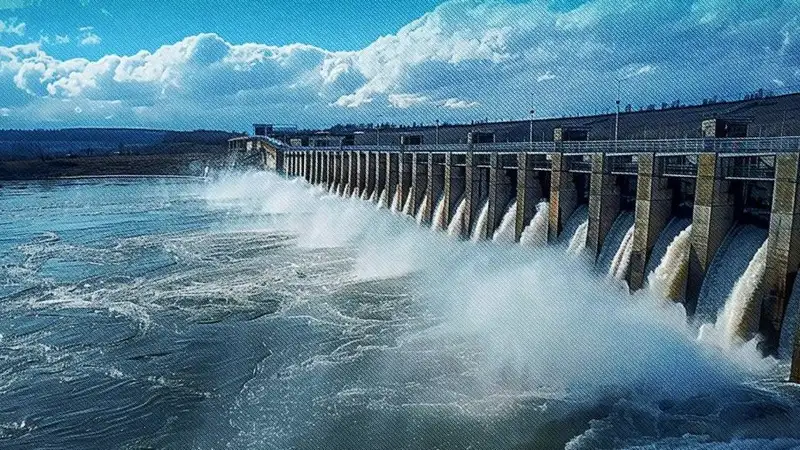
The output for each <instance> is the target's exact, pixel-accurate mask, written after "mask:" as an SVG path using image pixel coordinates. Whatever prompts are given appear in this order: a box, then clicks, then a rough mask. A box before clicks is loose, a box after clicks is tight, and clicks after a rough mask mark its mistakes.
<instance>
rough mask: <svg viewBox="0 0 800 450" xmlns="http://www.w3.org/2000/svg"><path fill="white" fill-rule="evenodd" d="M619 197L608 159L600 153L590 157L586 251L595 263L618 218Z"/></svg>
mask: <svg viewBox="0 0 800 450" xmlns="http://www.w3.org/2000/svg"><path fill="white" fill-rule="evenodd" d="M619 211H620V197H619V189H618V188H617V186H616V177H615V176H614V175H612V174H611V172H610V170H609V164H608V159H607V158H606V156H605V155H604V154H602V153H595V154H593V155H592V178H591V181H590V186H589V229H588V232H587V234H586V249H587V250H588V252H589V254H590V257H591V258H592V261H595V260H596V259H597V257H598V256H599V255H600V250H602V248H603V243H604V242H605V239H606V235H607V234H608V232H609V230H611V226H612V225H613V224H614V220H615V219H616V218H617V216H619Z"/></svg>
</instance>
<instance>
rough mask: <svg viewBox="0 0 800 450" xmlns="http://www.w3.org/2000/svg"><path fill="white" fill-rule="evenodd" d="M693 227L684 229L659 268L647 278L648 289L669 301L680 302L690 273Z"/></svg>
mask: <svg viewBox="0 0 800 450" xmlns="http://www.w3.org/2000/svg"><path fill="white" fill-rule="evenodd" d="M691 243H692V226H691V225H689V226H688V227H686V228H684V229H683V231H681V232H680V234H678V235H677V236H676V237H675V239H673V240H672V242H671V243H670V244H669V247H667V252H666V253H665V254H664V257H663V258H662V259H661V263H659V265H658V267H656V269H655V270H654V271H652V272H650V275H648V277H647V283H648V288H649V289H650V290H651V291H653V292H655V293H656V294H658V295H659V296H661V297H663V298H665V299H668V300H674V301H677V300H680V299H681V297H683V293H684V292H683V291H684V288H685V286H686V276H687V274H688V271H689V249H690V247H691Z"/></svg>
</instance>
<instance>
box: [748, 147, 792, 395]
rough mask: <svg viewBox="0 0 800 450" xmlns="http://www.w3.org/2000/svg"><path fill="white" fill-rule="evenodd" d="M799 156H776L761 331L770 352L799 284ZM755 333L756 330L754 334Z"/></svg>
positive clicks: (777, 340) (778, 335)
mask: <svg viewBox="0 0 800 450" xmlns="http://www.w3.org/2000/svg"><path fill="white" fill-rule="evenodd" d="M798 177H800V153H787V154H781V153H778V154H777V155H776V156H775V187H774V190H773V195H772V211H771V214H770V224H769V243H768V244H767V268H766V271H765V273H764V293H765V295H764V297H763V299H764V300H763V305H762V309H761V311H762V314H761V323H760V327H759V328H760V331H761V334H763V335H764V336H765V337H766V345H767V346H768V347H769V350H771V351H774V350H777V348H778V344H779V343H780V336H781V326H782V324H784V323H786V317H785V314H786V308H787V306H788V304H789V298H790V297H791V295H792V289H793V288H794V284H795V283H796V282H797V281H796V280H797V269H798V266H800V180H798ZM751 331H755V330H751ZM792 331H793V332H794V333H795V343H794V353H793V358H792V370H791V376H790V379H791V381H794V382H800V342H798V341H797V340H796V339H797V337H798V336H800V335H799V334H798V333H797V331H796V330H792Z"/></svg>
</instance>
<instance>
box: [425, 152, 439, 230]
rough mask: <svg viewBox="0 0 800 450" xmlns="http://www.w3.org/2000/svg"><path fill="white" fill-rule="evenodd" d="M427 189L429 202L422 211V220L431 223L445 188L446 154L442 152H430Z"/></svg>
mask: <svg viewBox="0 0 800 450" xmlns="http://www.w3.org/2000/svg"><path fill="white" fill-rule="evenodd" d="M425 189H426V191H427V193H428V194H427V195H428V203H427V204H426V205H425V209H424V210H423V211H422V222H423V223H430V222H431V220H433V213H434V212H435V210H436V205H437V204H438V203H439V199H440V198H441V196H442V191H443V190H444V155H442V154H440V153H428V184H427V186H426V188H425Z"/></svg>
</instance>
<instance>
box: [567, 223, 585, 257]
mask: <svg viewBox="0 0 800 450" xmlns="http://www.w3.org/2000/svg"><path fill="white" fill-rule="evenodd" d="M588 232H589V221H588V220H585V221H584V222H583V223H582V224H580V225H579V226H578V229H577V230H575V234H573V235H572V239H570V240H569V247H567V253H569V254H570V255H580V254H581V253H583V250H584V249H586V236H587V234H588Z"/></svg>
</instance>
